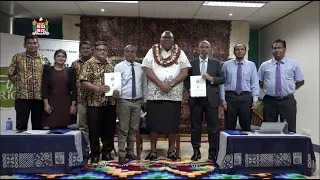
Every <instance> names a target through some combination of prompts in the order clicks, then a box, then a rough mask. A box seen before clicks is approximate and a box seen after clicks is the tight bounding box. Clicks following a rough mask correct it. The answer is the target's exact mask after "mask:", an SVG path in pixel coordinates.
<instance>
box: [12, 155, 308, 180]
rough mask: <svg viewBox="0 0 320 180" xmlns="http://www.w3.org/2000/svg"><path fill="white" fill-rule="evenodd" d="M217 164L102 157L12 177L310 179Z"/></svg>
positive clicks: (296, 175)
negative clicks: (69, 170)
mask: <svg viewBox="0 0 320 180" xmlns="http://www.w3.org/2000/svg"><path fill="white" fill-rule="evenodd" d="M213 170H214V164H213V163H212V162H207V161H198V162H192V161H191V160H190V159H183V160H181V161H180V162H172V161H170V160H166V159H160V160H157V161H144V160H134V161H130V162H128V163H127V164H126V165H123V166H119V165H118V163H117V162H116V161H100V162H99V164H98V165H95V166H89V165H88V166H86V167H85V169H84V170H83V171H82V172H80V173H79V174H55V175H46V174H35V175H25V174H15V175H13V176H11V178H13V179H25V178H27V179H30V178H32V179H52V178H55V179H110V178H112V179H114V178H128V179H169V178H170V179H186V178H197V179H307V178H306V177H305V176H303V175H300V174H270V173H260V174H236V175H227V174H218V173H214V172H213Z"/></svg>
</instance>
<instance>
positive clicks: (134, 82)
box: [114, 45, 147, 165]
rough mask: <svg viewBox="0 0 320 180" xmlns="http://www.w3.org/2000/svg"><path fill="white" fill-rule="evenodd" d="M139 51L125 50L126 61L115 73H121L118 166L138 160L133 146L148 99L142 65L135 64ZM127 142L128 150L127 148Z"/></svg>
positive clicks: (116, 67)
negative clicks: (143, 106)
mask: <svg viewBox="0 0 320 180" xmlns="http://www.w3.org/2000/svg"><path fill="white" fill-rule="evenodd" d="M136 55H137V49H136V47H134V46H133V45H128V46H126V47H125V48H124V57H125V60H124V61H122V62H120V63H119V64H117V65H116V66H115V68H114V72H121V83H122V89H121V95H120V97H119V99H118V102H117V115H118V118H119V129H118V149H119V160H118V164H120V165H121V164H124V163H125V159H136V158H137V156H136V155H135V154H134V150H133V146H134V140H135V136H136V133H137V132H138V130H139V122H140V112H141V106H142V105H143V104H144V99H143V98H144V97H146V90H147V89H146V88H147V86H146V76H145V74H144V72H143V69H142V68H141V64H139V63H137V62H135V59H136ZM126 142H127V148H126V147H125V145H126Z"/></svg>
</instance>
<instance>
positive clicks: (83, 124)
mask: <svg viewBox="0 0 320 180" xmlns="http://www.w3.org/2000/svg"><path fill="white" fill-rule="evenodd" d="M79 52H80V55H81V57H80V58H79V59H78V60H76V61H73V62H72V65H71V67H72V68H73V69H74V70H75V73H76V77H77V78H76V79H77V89H78V98H77V114H78V119H77V123H78V125H79V129H80V131H81V132H82V133H83V135H84V138H85V139H86V141H87V143H88V144H89V129H88V121H87V114H86V111H87V109H86V97H85V96H86V89H85V88H84V87H83V86H82V84H81V82H80V73H81V71H82V69H83V65H84V63H85V62H87V61H88V60H89V59H91V58H92V45H91V43H90V42H89V41H81V42H80V45H79ZM87 151H89V149H88V148H87Z"/></svg>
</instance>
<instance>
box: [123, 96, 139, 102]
mask: <svg viewBox="0 0 320 180" xmlns="http://www.w3.org/2000/svg"><path fill="white" fill-rule="evenodd" d="M124 100H126V101H130V102H134V101H140V100H142V97H141V98H137V99H124Z"/></svg>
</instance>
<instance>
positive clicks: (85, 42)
mask: <svg viewBox="0 0 320 180" xmlns="http://www.w3.org/2000/svg"><path fill="white" fill-rule="evenodd" d="M83 44H88V45H90V46H92V44H91V42H90V41H81V42H80V44H79V48H81V46H82V45H83Z"/></svg>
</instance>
